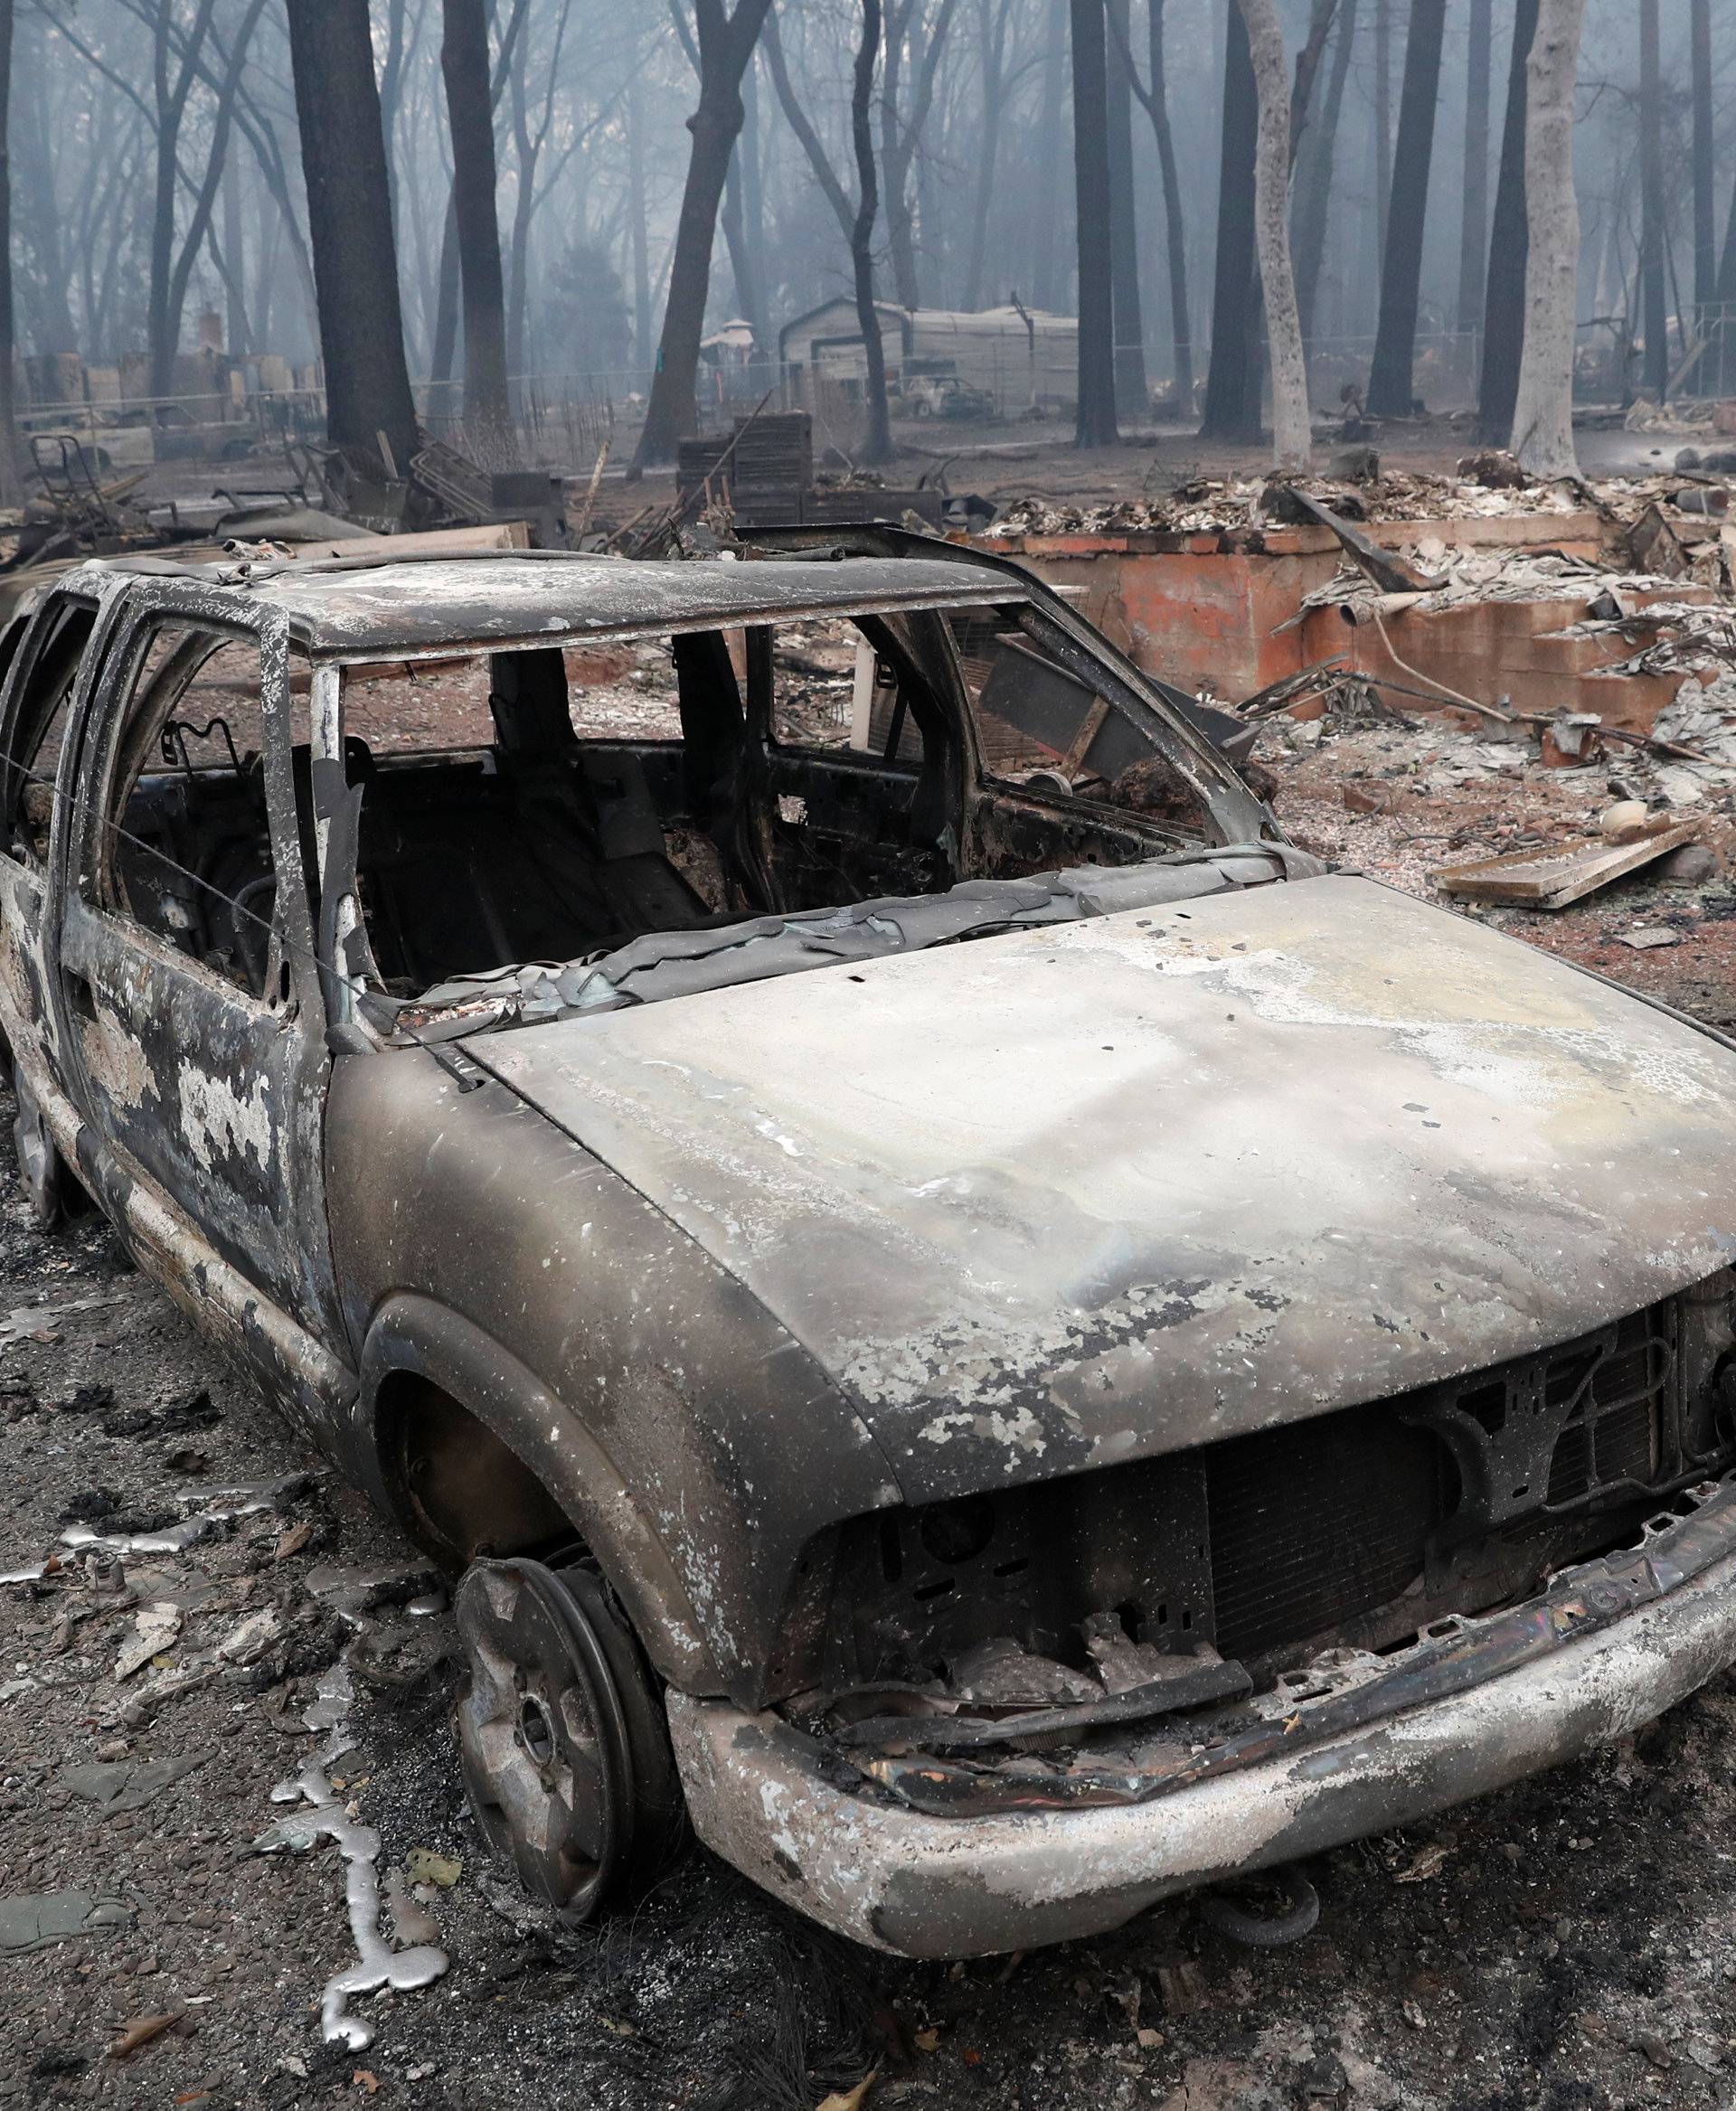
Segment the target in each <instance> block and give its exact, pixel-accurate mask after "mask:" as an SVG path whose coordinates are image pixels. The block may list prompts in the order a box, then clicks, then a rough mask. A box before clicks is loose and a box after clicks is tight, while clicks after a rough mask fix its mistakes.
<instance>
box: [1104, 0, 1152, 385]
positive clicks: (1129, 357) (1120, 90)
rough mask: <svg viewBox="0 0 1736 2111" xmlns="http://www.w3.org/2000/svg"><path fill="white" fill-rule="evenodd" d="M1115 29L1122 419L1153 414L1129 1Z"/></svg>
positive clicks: (1114, 268) (1111, 60) (1115, 250)
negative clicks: (1136, 177)
mask: <svg viewBox="0 0 1736 2111" xmlns="http://www.w3.org/2000/svg"><path fill="white" fill-rule="evenodd" d="M1107 5H1108V7H1109V14H1110V15H1111V17H1112V18H1113V21H1114V28H1115V34H1114V36H1113V37H1112V38H1111V39H1110V40H1109V46H1108V50H1107V54H1106V55H1107V59H1108V64H1109V253H1110V276H1111V281H1112V284H1113V287H1114V295H1115V408H1116V413H1117V416H1118V417H1119V418H1128V417H1138V418H1140V419H1146V418H1148V417H1149V416H1150V415H1151V384H1150V383H1149V382H1147V381H1146V325H1145V315H1144V309H1143V306H1142V304H1141V301H1140V297H1139V229H1138V221H1137V212H1136V210H1135V205H1134V193H1133V83H1132V82H1131V81H1130V80H1128V78H1127V58H1126V56H1125V54H1126V52H1127V14H1128V8H1127V0H1107Z"/></svg>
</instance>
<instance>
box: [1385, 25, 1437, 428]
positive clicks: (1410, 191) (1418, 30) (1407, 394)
mask: <svg viewBox="0 0 1736 2111" xmlns="http://www.w3.org/2000/svg"><path fill="white" fill-rule="evenodd" d="M1446 29H1447V0H1412V5H1411V34H1410V37H1409V38H1408V40H1407V41H1406V43H1405V47H1404V86H1403V89H1402V90H1401V95H1400V100H1399V144H1398V151H1397V154H1396V155H1395V157H1394V160H1393V172H1392V205H1391V209H1390V211H1389V212H1388V213H1387V220H1386V253H1385V257H1384V259H1383V261H1382V268H1381V319H1380V326H1379V328H1378V330H1377V332H1376V334H1375V338H1374V360H1373V365H1372V366H1371V368H1370V369H1369V376H1368V408H1369V410H1370V411H1371V413H1372V414H1373V416H1375V417H1377V418H1408V417H1409V416H1410V415H1411V400H1412V395H1413V392H1414V389H1413V382H1412V378H1411V376H1412V372H1413V368H1414V364H1415V361H1416V353H1417V299H1418V293H1419V289H1420V286H1421V283H1422V234H1423V223H1424V221H1425V220H1426V219H1427V217H1428V210H1429V165H1430V163H1431V161H1432V160H1433V158H1434V150H1435V105H1436V103H1437V101H1438V100H1439V95H1440V47H1441V40H1442V38H1443V36H1444V35H1445V33H1446Z"/></svg>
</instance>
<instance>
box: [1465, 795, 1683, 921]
mask: <svg viewBox="0 0 1736 2111" xmlns="http://www.w3.org/2000/svg"><path fill="white" fill-rule="evenodd" d="M1703 826H1704V823H1703V821H1671V820H1669V819H1667V818H1665V819H1662V820H1658V821H1654V822H1650V823H1648V824H1647V825H1646V827H1645V828H1644V829H1643V830H1642V831H1641V832H1640V833H1639V834H1637V835H1635V836H1632V837H1630V838H1629V839H1628V841H1627V842H1625V843H1611V842H1610V841H1609V838H1608V837H1606V836H1601V835H1590V836H1578V837H1575V838H1574V839H1573V840H1572V841H1571V842H1570V843H1554V844H1552V845H1551V846H1550V847H1549V848H1547V849H1545V850H1522V851H1509V852H1507V853H1506V854H1505V856H1504V857H1498V858H1484V859H1481V860H1480V861H1479V862H1477V863H1476V864H1473V865H1449V866H1446V867H1443V868H1442V870H1441V871H1439V872H1432V873H1430V875H1429V877H1430V878H1431V879H1432V880H1433V881H1434V883H1435V885H1436V886H1437V887H1439V889H1440V891H1441V892H1442V893H1443V894H1450V895H1452V896H1453V897H1454V899H1455V900H1459V901H1498V902H1505V903H1506V904H1507V905H1509V906H1510V907H1513V908H1517V909H1565V908H1567V907H1568V905H1569V904H1570V903H1571V902H1575V901H1580V900H1583V899H1584V898H1585V896H1586V895H1588V894H1591V893H1594V892H1595V891H1597V890H1598V889H1599V887H1607V886H1608V885H1609V882H1610V881H1612V880H1619V879H1620V878H1621V877H1622V875H1623V874H1624V873H1626V872H1637V870H1638V869H1639V867H1640V866H1642V865H1648V864H1650V863H1651V862H1652V860H1653V859H1654V858H1661V857H1662V856H1663V855H1664V854H1665V852H1666V851H1673V850H1677V849H1679V848H1680V847H1681V845H1682V844H1683V843H1692V842H1693V841H1694V837H1695V836H1697V835H1698V834H1700V831H1701V829H1702V828H1703Z"/></svg>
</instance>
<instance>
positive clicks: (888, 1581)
mask: <svg viewBox="0 0 1736 2111" xmlns="http://www.w3.org/2000/svg"><path fill="white" fill-rule="evenodd" d="M1721 1279H1725V1280H1727V1279H1728V1278H1727V1277H1726V1278H1721ZM1702 1302H1703V1303H1706V1304H1708V1308H1709V1309H1710V1306H1711V1304H1712V1302H1715V1301H1708V1300H1704V1299H1703V1300H1702ZM1720 1309H1721V1310H1722V1313H1724V1314H1725V1315H1727V1314H1728V1311H1729V1299H1728V1296H1726V1298H1725V1300H1724V1301H1723V1304H1722V1306H1721V1308H1720ZM1690 1310H1693V1311H1697V1310H1698V1307H1697V1306H1692V1305H1691V1300H1684V1299H1667V1300H1665V1301H1663V1302H1662V1303H1660V1304H1659V1305H1656V1306H1655V1307H1653V1308H1651V1309H1649V1310H1647V1311H1645V1312H1641V1313H1637V1314H1635V1315H1632V1316H1631V1317H1629V1318H1628V1319H1626V1320H1623V1321H1621V1322H1619V1323H1613V1324H1609V1325H1608V1326H1605V1327H1602V1328H1599V1329H1598V1330H1597V1331H1596V1332H1595V1333H1593V1334H1588V1335H1586V1336H1583V1337H1581V1338H1580V1339H1579V1340H1577V1341H1573V1342H1570V1343H1562V1344H1561V1345H1559V1346H1557V1347H1555V1348H1552V1349H1546V1350H1543V1351H1541V1352H1536V1353H1534V1354H1532V1355H1528V1356H1524V1357H1518V1358H1515V1359H1514V1360H1513V1361H1512V1362H1509V1363H1507V1364H1505V1365H1501V1366H1497V1367H1495V1368H1494V1369H1488V1368H1486V1369H1483V1370H1481V1371H1473V1372H1470V1373H1467V1375H1466V1376H1465V1377H1464V1378H1462V1379H1459V1380H1449V1381H1444V1382H1442V1383H1440V1384H1438V1385H1435V1386H1432V1387H1429V1388H1426V1389H1421V1390H1418V1391H1416V1392H1412V1393H1409V1394H1405V1395H1401V1396H1399V1397H1396V1398H1393V1399H1384V1400H1380V1401H1375V1402H1372V1403H1370V1404H1368V1405H1366V1406H1363V1407H1357V1408H1347V1409H1337V1410H1335V1411H1334V1412H1332V1413H1329V1414H1326V1415H1321V1416H1317V1417H1315V1418H1310V1419H1307V1420H1305V1421H1300V1422H1293V1423H1288V1424H1285V1425H1282V1426H1279V1427H1277V1428H1269V1429H1263V1430H1259V1431H1256V1432H1254V1433H1252V1434H1250V1435H1247V1436H1243V1437H1231V1438H1227V1439H1224V1440H1222V1441H1221V1442H1217V1443H1213V1444H1209V1445H1203V1446H1200V1447H1195V1448H1194V1449H1192V1450H1187V1451H1181V1452H1175V1453H1171V1454H1168V1455H1165V1456H1161V1457H1157V1458H1152V1459H1148V1460H1142V1461H1133V1462H1129V1463H1127V1464H1125V1465H1118V1466H1113V1467H1107V1468H1104V1469H1102V1470H1100V1471H1097V1472H1092V1473H1089V1474H1080V1475H1066V1476H1062V1477H1061V1478H1059V1479H1056V1480H1052V1481H1047V1482H1043V1481H1035V1482H1032V1483H1029V1484H1023V1485H1019V1486H1014V1487H1012V1488H1006V1489H1003V1490H1000V1491H998V1492H997V1493H995V1494H994V1495H992V1496H977V1497H964V1498H954V1499H952V1500H951V1501H950V1502H948V1503H937V1504H933V1505H929V1506H925V1507H923V1508H915V1509H912V1508H907V1509H903V1510H898V1511H891V1512H884V1513H876V1515H875V1516H874V1517H873V1518H872V1519H869V1518H863V1519H862V1520H860V1521H858V1525H857V1526H856V1527H851V1528H846V1539H845V1541H844V1550H843V1552H842V1553H841V1556H840V1559H839V1561H838V1564H837V1567H836V1569H835V1595H834V1598H833V1612H832V1617H831V1621H830V1623H829V1625H828V1628H827V1631H826V1638H825V1644H824V1646H825V1648H826V1652H827V1663H828V1666H829V1669H828V1672H827V1674H826V1678H825V1681H824V1682H825V1683H826V1684H828V1685H830V1686H833V1687H841V1686H843V1685H845V1684H847V1683H849V1682H850V1681H851V1680H852V1679H873V1678H881V1677H902V1676H907V1675H911V1667H917V1669H916V1673H915V1675H926V1673H924V1672H922V1671H921V1669H920V1667H923V1666H926V1665H929V1664H932V1663H946V1662H948V1661H950V1660H951V1659H952V1658H953V1657H955V1656H957V1655H958V1654H961V1653H962V1652H963V1651H964V1650H966V1649H968V1648H970V1647H973V1646H974V1645H977V1644H978V1643H980V1642H984V1641H987V1640H990V1639H993V1638H995V1637H996V1636H1003V1635H1006V1636H1012V1637H1014V1638H1015V1639H1016V1640H1017V1641H1019V1642H1020V1643H1021V1644H1022V1645H1024V1647H1026V1648H1028V1649H1030V1650H1032V1651H1033V1652H1034V1653H1037V1654H1043V1655H1046V1656H1049V1657H1052V1658H1054V1659H1057V1660H1059V1661H1061V1662H1062V1663H1070V1664H1071V1665H1073V1666H1074V1668H1082V1669H1088V1670H1089V1669H1090V1659H1089V1657H1088V1655H1087V1653H1086V1652H1085V1649H1084V1646H1083V1637H1082V1634H1081V1626H1082V1623H1083V1622H1084V1621H1085V1620H1086V1619H1087V1618H1089V1617H1090V1616H1093V1615H1099V1614H1100V1613H1101V1612H1102V1611H1103V1610H1105V1609H1106V1608H1109V1607H1116V1608H1118V1610H1119V1615H1120V1617H1121V1620H1122V1624H1123V1626H1125V1627H1126V1629H1127V1632H1128V1633H1129V1634H1130V1635H1133V1636H1134V1638H1135V1639H1136V1640H1138V1641H1142V1642H1146V1643H1152V1644H1156V1645H1157V1646H1158V1647H1159V1648H1162V1649H1168V1650H1175V1651H1181V1650H1184V1649H1187V1648H1190V1647H1192V1646H1193V1645H1195V1644H1196V1643H1199V1642H1209V1643H1211V1644H1212V1645H1214V1646H1215V1647H1216V1649H1217V1650H1218V1651H1219V1652H1220V1654H1222V1655H1223V1656H1224V1657H1225V1658H1229V1659H1240V1660H1241V1661H1242V1662H1245V1663H1248V1664H1249V1665H1250V1668H1252V1669H1253V1670H1254V1672H1255V1675H1256V1677H1257V1678H1268V1677H1270V1676H1274V1675H1277V1674H1278V1673H1280V1672H1282V1671H1284V1670H1286V1669H1289V1668H1293V1667H1294V1666H1296V1665H1297V1663H1300V1662H1301V1661H1302V1660H1303V1658H1304V1657H1305V1656H1306V1655H1307V1654H1308V1653H1310V1652H1312V1651H1313V1650H1314V1649H1316V1648H1318V1647H1320V1646H1322V1645H1325V1644H1326V1643H1327V1642H1328V1641H1329V1640H1332V1639H1335V1640H1337V1641H1339V1642H1341V1643H1348V1644H1353V1645H1356V1646H1360V1647H1363V1648H1370V1649H1374V1650H1377V1651H1382V1652H1384V1651H1386V1650H1388V1649H1392V1648H1404V1647H1406V1646H1408V1645H1410V1643H1411V1641H1413V1640H1414V1638H1415V1636H1416V1635H1417V1634H1418V1633H1419V1632H1426V1631H1429V1627H1430V1623H1439V1621H1440V1620H1441V1618H1442V1616H1443V1615H1444V1614H1446V1613H1448V1612H1452V1613H1455V1614H1475V1613H1481V1612H1484V1611H1486V1610H1487V1609H1489V1608H1490V1607H1493V1606H1495V1605H1497V1604H1500V1603H1504V1602H1508V1601H1510V1600H1511V1599H1512V1598H1513V1597H1515V1596H1517V1595H1524V1594H1527V1593H1529V1592H1530V1591H1531V1590H1533V1589H1534V1588H1536V1585H1537V1583H1538V1581H1539V1579H1541V1578H1542V1577H1543V1575H1544V1574H1546V1573H1547V1572H1548V1570H1549V1569H1551V1568H1552V1567H1554V1566H1559V1565H1560V1564H1561V1562H1562V1561H1563V1560H1582V1559H1585V1558H1586V1557H1587V1556H1588V1555H1590V1554H1591V1553H1594V1552H1597V1551H1600V1550H1604V1549H1605V1548H1606V1547H1608V1546H1609V1545H1610V1544H1613V1543H1616V1541H1618V1538H1619V1535H1620V1532H1621V1531H1622V1530H1623V1529H1624V1527H1625V1523H1626V1522H1627V1521H1628V1519H1630V1518H1631V1517H1634V1516H1637V1515H1638V1514H1640V1513H1641V1510H1642V1506H1645V1505H1647V1504H1649V1505H1650V1506H1651V1507H1652V1508H1654V1509H1656V1507H1657V1506H1658V1504H1659V1503H1669V1502H1670V1500H1671V1494H1672V1491H1673V1490H1674V1488H1675V1485H1676V1484H1677V1482H1678V1480H1679V1477H1680V1475H1681V1474H1682V1472H1683V1470H1684V1466H1686V1465H1690V1464H1691V1463H1692V1462H1691V1458H1688V1457H1684V1432H1685V1431H1687V1430H1688V1429H1690V1428H1694V1429H1698V1428H1700V1427H1701V1426H1702V1425H1703V1422H1704V1419H1705V1414H1704V1409H1703V1404H1702V1396H1703V1393H1704V1392H1705V1390H1706V1389H1707V1388H1708V1387H1709V1386H1710V1384H1711V1382H1712V1371H1713V1370H1714V1368H1715V1367H1716V1362H1717V1357H1718V1355H1719V1354H1722V1352H1723V1351H1722V1347H1721V1346H1720V1343H1721V1342H1722V1338H1723V1337H1722V1336H1717V1337H1716V1338H1714V1339H1713V1340H1712V1342H1711V1343H1710V1344H1709V1345H1708V1346H1707V1347H1704V1348H1703V1347H1701V1346H1699V1345H1697V1344H1698V1336H1697V1335H1694V1334H1690V1333H1688V1332H1686V1331H1684V1330H1685V1328H1686V1325H1687V1322H1686V1320H1684V1316H1683V1315H1684V1311H1690ZM1717 1324H1719V1325H1720V1326H1722V1325H1724V1324H1726V1321H1725V1319H1723V1318H1720V1319H1719V1320H1718V1323H1717ZM1714 1334H1715V1330H1714ZM1684 1417H1693V1418H1698V1419H1697V1420H1684ZM1479 1432H1480V1437H1479ZM1704 1440H1705V1439H1704V1437H1702V1438H1701V1440H1700V1441H1701V1442H1702V1443H1703V1442H1704ZM1725 1441H1727V1442H1728V1441H1730V1439H1729V1438H1726V1439H1725ZM1459 1461H1462V1462H1463V1465H1464V1475H1463V1478H1462V1479H1461V1470H1460V1465H1459V1463H1458V1462H1459ZM1648 1492H1649V1493H1648ZM852 1535H854V1536H852ZM1612 1535H1613V1536H1612ZM978 1542H980V1545H978V1544H977V1543H978ZM858 1550H859V1551H858ZM1435 1631H1439V1628H1438V1627H1437V1629H1436V1630H1435ZM810 1646H811V1645H810ZM815 1682H816V1683H819V1682H821V1681H819V1680H818V1679H816V1681H815Z"/></svg>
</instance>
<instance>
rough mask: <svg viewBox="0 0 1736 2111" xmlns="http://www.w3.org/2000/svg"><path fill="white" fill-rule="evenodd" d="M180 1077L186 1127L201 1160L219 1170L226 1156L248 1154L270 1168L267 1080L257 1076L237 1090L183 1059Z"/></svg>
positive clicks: (273, 1145)
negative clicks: (220, 1161) (218, 1166)
mask: <svg viewBox="0 0 1736 2111" xmlns="http://www.w3.org/2000/svg"><path fill="white" fill-rule="evenodd" d="M178 1077H179V1084H180V1098H181V1120H182V1127H183V1131H184V1135H185V1136H186V1140H187V1147H188V1149H189V1150H190V1151H191V1152H192V1153H193V1156H194V1157H195V1158H196V1159H197V1160H198V1161H199V1163H200V1164H202V1165H203V1166H204V1167H205V1168H206V1169H207V1170H208V1171H215V1169H216V1163H217V1161H218V1160H219V1159H220V1158H222V1157H224V1156H231V1157H236V1158H240V1157H250V1158H251V1159H252V1160H253V1162H254V1164H256V1165H257V1166H258V1167H259V1171H260V1172H261V1173H269V1171H270V1170H271V1166H272V1163H273V1160H274V1158H275V1155H276V1151H277V1137H276V1130H275V1125H274V1123H273V1121H272V1117H271V1097H270V1081H269V1079H266V1078H264V1077H259V1078H254V1079H251V1080H250V1081H249V1082H248V1083H247V1084H246V1085H245V1087H244V1088H242V1089H241V1090H238V1089H237V1088H236V1087H235V1086H234V1085H233V1084H231V1082H230V1080H229V1079H227V1078H219V1077H213V1076H212V1074H211V1072H209V1071H208V1070H201V1069H200V1068H199V1067H198V1065H197V1064H195V1063H192V1062H189V1061H187V1060H185V1059H183V1060H182V1063H181V1068H180V1071H179V1073H178Z"/></svg>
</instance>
